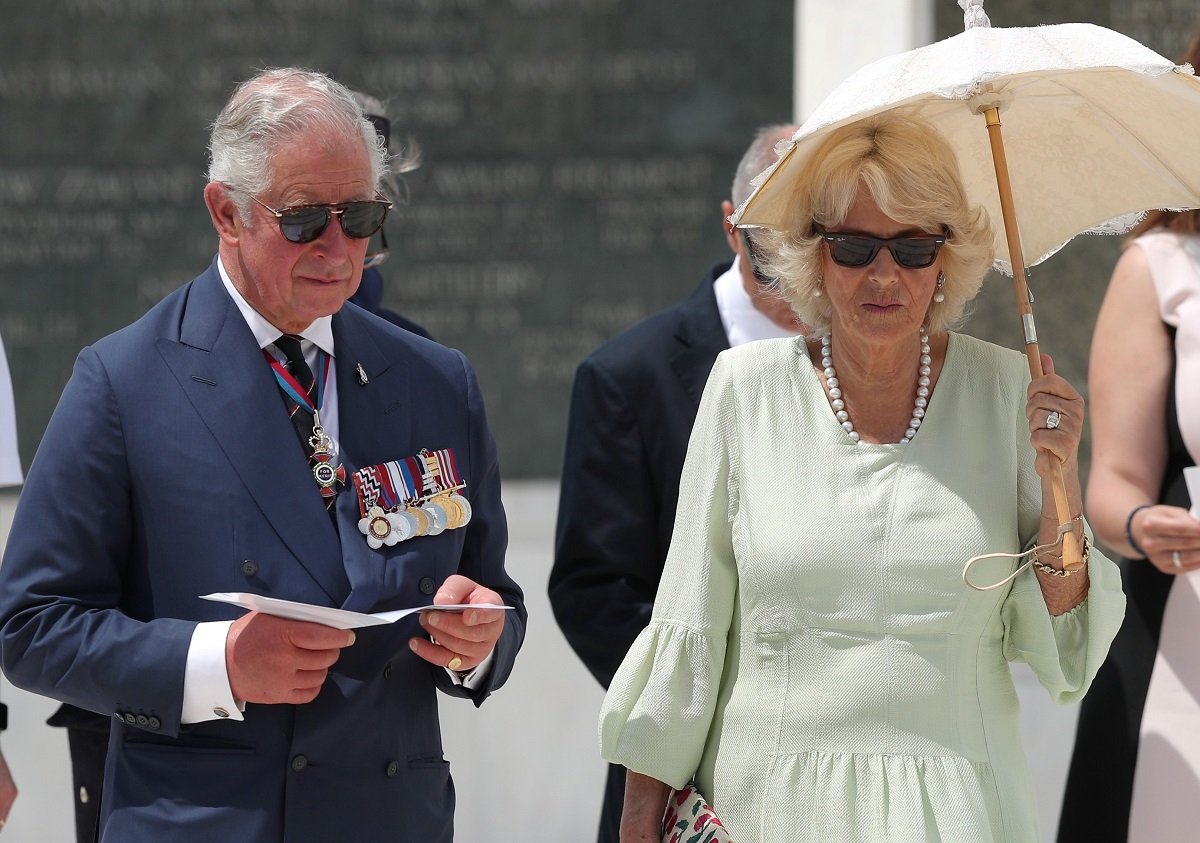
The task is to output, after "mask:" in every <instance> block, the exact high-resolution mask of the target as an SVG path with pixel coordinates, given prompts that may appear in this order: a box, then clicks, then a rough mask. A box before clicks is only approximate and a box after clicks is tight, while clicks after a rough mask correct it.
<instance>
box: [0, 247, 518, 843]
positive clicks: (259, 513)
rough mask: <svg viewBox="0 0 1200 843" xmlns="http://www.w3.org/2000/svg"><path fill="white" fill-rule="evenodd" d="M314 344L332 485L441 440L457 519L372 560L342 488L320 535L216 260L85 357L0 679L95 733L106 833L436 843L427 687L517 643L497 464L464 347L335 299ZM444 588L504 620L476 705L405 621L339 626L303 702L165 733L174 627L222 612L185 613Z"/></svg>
mask: <svg viewBox="0 0 1200 843" xmlns="http://www.w3.org/2000/svg"><path fill="white" fill-rule="evenodd" d="M332 327H333V334H334V342H335V361H334V365H333V366H332V367H331V372H332V373H333V376H335V377H336V378H337V390H338V418H339V426H340V435H339V443H340V446H341V451H340V458H341V460H342V462H343V463H344V464H345V466H346V468H347V469H348V471H351V472H352V471H353V470H355V469H356V468H360V467H364V466H367V465H374V464H379V463H383V462H387V461H390V460H396V459H400V458H403V457H406V456H410V455H412V454H415V453H416V452H418V451H419V450H420V449H422V448H429V449H431V450H433V449H441V448H452V449H453V450H454V454H455V456H456V459H457V463H458V468H459V472H460V474H461V475H462V478H463V480H464V482H465V483H466V490H465V492H464V494H465V495H466V496H467V498H468V499H469V500H470V502H471V504H472V507H473V510H474V514H473V518H472V519H471V521H470V522H469V524H468V525H467V526H465V527H463V528H461V529H456V530H447V531H445V532H444V533H442V534H440V535H438V536H423V537H419V538H414V539H410V540H408V541H405V542H401V543H399V544H397V545H395V546H394V547H390V548H389V547H387V546H384V547H383V548H381V549H380V550H378V551H376V550H371V549H370V548H369V547H368V546H367V544H366V542H365V540H364V537H363V536H362V535H361V534H360V533H359V532H358V529H357V522H358V518H359V512H358V506H357V500H356V496H355V493H354V490H353V488H352V487H350V486H347V487H344V488H343V489H342V491H341V493H340V494H339V495H338V497H337V503H336V527H335V524H334V522H333V520H331V518H330V517H329V514H328V513H327V512H326V511H325V509H324V506H323V502H322V499H321V498H320V496H319V494H318V491H317V487H316V485H315V483H314V480H313V477H312V475H311V472H310V468H309V466H308V464H307V462H306V460H305V458H304V455H303V453H302V452H301V449H300V447H299V444H298V442H297V440H296V435H295V432H294V430H293V428H292V426H291V423H290V421H289V419H288V417H287V415H286V412H285V410H284V406H283V402H282V400H281V398H280V393H279V390H278V388H277V387H276V384H275V382H274V380H273V378H272V375H271V372H270V369H269V367H268V366H267V365H266V363H265V362H264V361H263V358H262V355H261V352H260V350H259V348H258V346H257V343H256V341H255V339H254V337H253V335H252V333H251V331H250V329H249V327H248V326H247V324H246V322H245V320H244V319H243V318H242V316H241V314H240V313H239V312H238V310H237V307H236V305H235V304H234V302H233V301H232V300H231V298H230V297H229V295H228V293H227V292H226V290H225V289H224V287H223V285H222V283H221V280H220V277H219V275H218V272H217V270H216V265H215V262H214V264H213V265H212V266H211V267H210V268H209V270H208V271H207V272H205V273H204V274H203V275H201V276H200V277H199V278H197V279H195V280H194V281H192V282H190V283H189V284H187V285H185V286H184V287H182V288H181V289H179V290H178V291H176V292H175V293H173V294H171V295H170V296H168V297H167V298H166V299H165V300H163V301H162V302H161V303H160V304H158V305H157V306H156V307H154V308H153V309H152V310H151V311H150V312H149V313H148V314H146V315H145V316H144V317H143V318H142V319H140V320H139V321H138V322H136V323H134V324H133V325H131V326H129V327H127V328H125V329H123V330H121V331H118V332H117V333H115V334H113V335H111V336H109V337H106V338H105V339H103V340H101V341H99V342H98V343H96V344H95V345H94V346H92V347H90V348H87V349H84V351H83V352H82V353H81V354H80V356H79V359H78V361H77V363H76V366H75V371H74V373H73V375H72V377H71V380H70V382H69V383H68V385H67V387H66V389H65V391H64V393H63V396H62V399H61V400H60V403H59V405H58V407H57V409H56V410H55V412H54V415H53V418H52V419H51V421H50V424H49V426H48V428H47V431H46V434H45V437H44V438H43V440H42V443H41V446H40V448H39V451H38V454H37V456H36V458H35V460H34V463H33V465H32V467H31V470H30V473H29V481H28V483H27V484H26V487H25V490H24V493H23V494H22V496H21V500H20V503H19V506H18V511H17V513H16V517H15V520H14V524H13V528H12V533H11V537H10V540H9V543H8V547H7V551H6V553H5V558H4V564H3V567H2V568H0V657H2V659H3V667H4V671H5V673H6V674H7V675H8V676H9V678H10V679H11V680H12V681H13V682H14V683H15V684H18V685H20V686H22V687H25V688H28V689H29V690H32V691H35V692H38V693H41V694H45V695H47V696H52V697H55V698H57V699H60V700H62V701H64V702H68V703H72V704H74V705H78V706H80V707H83V708H87V709H90V710H93V711H98V712H102V713H105V714H111V715H113V716H114V721H113V722H114V726H113V730H112V736H111V742H110V747H109V757H108V766H107V775H106V792H105V804H104V808H103V816H102V831H103V836H104V839H111V840H120V841H161V840H173V841H205V843H211V841H213V840H239V841H280V840H285V841H318V840H320V841H325V840H361V841H368V840H385V839H386V840H397V839H406V840H422V841H443V840H445V841H448V840H450V839H451V836H452V813H453V806H454V792H453V785H452V783H451V780H450V775H449V767H448V764H447V762H446V760H445V759H444V757H443V754H442V745H441V737H440V732H439V728H438V715H437V702H436V694H435V687H438V688H441V689H442V690H443V691H444V692H446V693H449V694H455V695H460V696H470V697H471V698H473V699H474V701H475V703H476V704H479V703H480V702H482V700H483V699H484V698H485V697H486V696H487V695H488V694H489V693H490V692H491V691H492V690H493V689H495V688H496V687H498V686H499V685H501V684H502V683H503V682H504V681H505V679H506V678H507V677H508V675H509V672H510V670H511V668H512V664H513V659H514V656H515V654H516V651H517V649H518V648H519V646H520V643H521V640H522V638H523V634H524V626H525V612H524V609H523V604H522V596H521V591H520V589H519V588H518V586H517V585H516V583H514V582H513V581H512V579H511V578H510V577H509V576H508V575H507V574H506V572H505V570H504V552H505V546H506V543H507V528H506V524H505V518H504V512H503V509H502V506H501V503H500V481H499V474H498V469H497V462H496V452H495V446H494V443H493V441H492V437H491V434H490V432H489V430H488V426H487V423H486V420H485V416H484V410H483V404H482V400H481V397H480V394H479V389H478V386H477V384H476V381H475V377H474V374H473V373H472V371H471V368H470V366H469V365H468V363H467V362H466V359H465V358H464V357H463V356H462V355H461V354H459V353H458V352H456V351H452V350H449V349H446V348H443V347H442V346H439V345H437V344H435V343H432V342H429V341H426V340H424V339H422V338H420V337H416V336H414V335H412V334H410V333H408V332H405V331H401V330H399V329H397V328H395V327H393V326H391V325H389V324H388V323H386V322H385V321H383V320H381V319H378V318H376V317H374V316H372V315H370V314H368V313H366V312H365V311H362V310H360V309H359V308H357V307H355V306H353V305H346V306H344V307H343V308H342V309H341V310H340V311H339V312H338V313H337V314H335V315H334V317H333V320H332ZM358 367H361V370H362V372H363V374H365V375H366V378H365V380H366V382H365V383H363V382H362V381H363V380H364V379H363V378H361V377H360V376H359V374H358ZM453 573H460V574H463V575H465V576H467V577H469V578H471V579H472V580H475V581H476V582H478V583H481V584H482V585H485V586H487V587H489V588H492V589H494V590H495V591H497V592H498V593H499V594H500V595H501V597H502V598H503V600H504V602H505V603H507V604H509V605H513V606H516V607H517V611H515V612H507V613H506V624H505V629H504V633H503V635H502V636H501V638H500V640H499V642H498V643H497V646H496V649H495V660H494V663H493V664H492V666H491V669H490V672H488V673H487V675H486V679H485V681H484V682H483V683H482V685H481V686H480V687H478V688H477V689H475V690H474V691H467V690H465V689H463V688H462V687H460V686H457V685H454V684H453V683H452V682H451V680H450V677H449V675H448V674H447V673H446V671H444V670H443V669H441V668H439V667H435V666H432V665H430V664H428V663H426V662H424V661H422V660H420V659H418V658H417V657H416V655H415V654H413V653H412V652H411V651H410V649H409V647H408V644H407V641H408V639H409V638H410V637H411V636H413V635H419V634H422V632H421V630H420V628H419V626H418V625H417V623H416V621H415V619H414V618H412V617H410V618H407V619H405V620H402V621H399V622H397V623H396V624H392V625H389V626H384V627H370V628H365V629H360V630H358V631H357V640H356V642H355V643H354V644H353V645H352V646H350V647H348V648H346V649H345V650H343V651H342V654H341V657H340V659H339V661H338V662H337V663H336V664H335V665H334V666H333V668H332V669H331V670H330V673H329V676H328V678H327V680H326V682H325V684H324V686H323V687H322V690H321V692H320V694H319V695H318V697H317V698H316V699H315V700H314V701H313V702H311V703H308V704H305V705H297V706H294V705H255V704H250V705H247V706H246V709H245V720H244V721H241V722H237V721H230V720H220V719H216V720H211V721H205V722H200V723H195V724H192V725H184V724H181V722H180V718H181V705H182V694H183V685H184V669H185V662H186V659H187V653H188V647H189V643H190V640H191V636H192V632H193V629H194V627H195V625H196V623H197V622H199V621H212V620H226V619H231V618H235V617H237V616H238V615H240V614H241V610H240V609H237V608H235V607H232V606H229V605H226V604H221V603H214V602H210V601H205V600H201V599H199V596H200V595H202V594H208V593H210V592H222V591H249V592H255V593H258V594H263V595H268V596H271V597H278V598H283V599H287V600H295V601H301V602H305V603H314V604H319V605H323V606H332V607H342V608H346V609H351V610H355V611H362V612H377V611H384V610H388V609H395V608H401V607H409V606H416V605H421V604H425V603H429V602H432V595H433V593H434V591H435V590H436V588H437V587H438V586H439V585H440V584H441V583H442V581H443V580H445V579H446V577H447V576H449V575H450V574H453Z"/></svg>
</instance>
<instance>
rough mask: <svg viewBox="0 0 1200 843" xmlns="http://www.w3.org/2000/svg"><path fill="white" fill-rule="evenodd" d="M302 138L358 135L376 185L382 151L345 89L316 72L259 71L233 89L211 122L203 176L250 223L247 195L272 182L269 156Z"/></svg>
mask: <svg viewBox="0 0 1200 843" xmlns="http://www.w3.org/2000/svg"><path fill="white" fill-rule="evenodd" d="M301 136H305V142H306V143H314V142H315V143H323V144H327V145H328V146H329V147H330V148H336V147H338V146H341V145H344V144H345V143H346V139H347V138H349V137H358V138H361V140H362V142H363V146H364V147H365V149H366V151H367V154H368V156H369V159H370V164H371V181H372V184H373V185H374V190H376V191H378V190H379V188H380V187H381V185H382V182H383V177H384V174H385V173H386V171H387V166H388V155H387V150H386V149H384V147H383V144H382V142H381V141H380V139H379V138H378V136H377V135H376V134H375V127H374V126H373V125H371V122H370V121H369V120H367V119H366V118H365V117H364V116H363V111H362V109H361V108H360V107H359V106H358V103H356V102H355V100H354V95H353V94H352V93H351V92H350V90H349V89H348V88H346V87H345V86H344V85H342V84H341V83H339V82H337V81H335V80H334V79H332V78H330V77H329V76H326V75H325V74H323V73H318V72H316V71H310V70H301V69H299V68H294V67H284V68H273V69H269V70H263V71H260V72H258V73H257V74H255V75H254V76H252V77H251V78H249V79H247V80H246V81H245V82H243V83H242V84H241V85H239V86H238V87H237V90H235V91H234V92H233V95H232V96H231V97H230V98H229V101H228V102H227V103H226V104H225V107H224V108H222V109H221V113H220V114H218V115H217V119H216V120H215V121H214V122H213V125H212V134H211V135H210V137H209V143H208V151H209V158H210V162H211V163H210V164H209V168H208V179H209V181H213V182H220V183H222V184H225V185H227V186H228V187H229V188H230V189H231V190H232V191H233V192H234V194H235V201H236V202H237V206H238V210H239V213H240V215H241V217H242V221H243V222H244V223H246V224H249V220H250V204H251V197H255V196H258V195H260V194H262V193H264V192H266V191H267V190H268V189H269V188H270V186H271V182H272V179H273V173H272V169H271V163H272V159H273V158H274V156H275V155H276V153H278V152H279V150H280V149H281V147H283V146H284V145H285V144H287V143H290V142H294V141H296V140H297V139H298V138H300V137H301Z"/></svg>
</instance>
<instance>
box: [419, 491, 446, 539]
mask: <svg viewBox="0 0 1200 843" xmlns="http://www.w3.org/2000/svg"><path fill="white" fill-rule="evenodd" d="M421 509H422V511H424V512H425V514H426V515H428V516H429V535H431V536H436V535H440V534H441V533H443V532H445V530H446V527H448V526H449V524H450V519H449V517H448V516H447V515H446V510H444V509H442V505H441V504H440V503H438V500H437V498H434V499H432V500H428V501H426V502H425V503H423V504H421Z"/></svg>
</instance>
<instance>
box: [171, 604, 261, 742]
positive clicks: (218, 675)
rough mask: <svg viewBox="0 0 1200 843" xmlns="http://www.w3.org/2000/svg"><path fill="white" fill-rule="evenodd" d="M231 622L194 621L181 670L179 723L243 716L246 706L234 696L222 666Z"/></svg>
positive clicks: (232, 718) (240, 718) (231, 718)
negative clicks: (181, 687) (194, 625)
mask: <svg viewBox="0 0 1200 843" xmlns="http://www.w3.org/2000/svg"><path fill="white" fill-rule="evenodd" d="M232 625H233V621H209V622H206V623H198V624H196V630H195V631H194V632H193V633H192V643H191V644H190V645H189V647H188V655H187V667H186V668H185V670H184V674H183V713H182V716H181V717H180V718H179V720H180V722H181V723H185V724H186V723H203V722H204V721H206V720H242V719H243V717H242V711H243V709H244V707H245V706H243V705H238V703H237V701H236V700H234V698H233V690H232V689H231V688H230V687H229V671H228V670H227V669H226V667H225V640H226V639H227V638H228V637H229V627H230V626H232Z"/></svg>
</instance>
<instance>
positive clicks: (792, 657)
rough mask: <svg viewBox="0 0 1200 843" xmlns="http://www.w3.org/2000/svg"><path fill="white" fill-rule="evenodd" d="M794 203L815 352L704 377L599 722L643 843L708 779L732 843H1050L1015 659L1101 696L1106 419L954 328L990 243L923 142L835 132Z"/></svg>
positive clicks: (779, 240)
mask: <svg viewBox="0 0 1200 843" xmlns="http://www.w3.org/2000/svg"><path fill="white" fill-rule="evenodd" d="M789 210H790V214H791V219H790V220H789V221H788V223H787V224H786V225H785V226H783V227H781V228H780V229H779V230H773V231H768V232H764V233H763V235H762V236H761V237H759V236H756V239H755V242H756V244H758V243H761V245H762V247H763V250H764V256H765V258H766V266H765V267H764V269H765V271H766V272H767V273H768V274H769V275H771V276H775V277H778V278H779V279H780V281H781V284H782V288H783V291H784V293H785V295H787V296H788V298H789V300H790V301H791V303H792V306H793V308H795V310H796V311H797V315H798V316H799V318H800V319H801V320H802V321H804V322H805V323H807V324H809V325H811V326H813V331H814V333H813V335H812V338H811V339H808V340H807V341H806V340H805V339H803V338H800V339H781V340H767V341H763V342H760V343H754V344H751V345H747V346H744V347H741V348H736V349H732V350H730V351H727V352H723V353H722V354H721V355H720V357H719V358H718V360H717V364H716V366H715V368H714V370H713V374H712V376H711V377H710V379H709V381H708V385H707V387H706V389H705V394H704V399H703V401H702V404H701V408H700V413H699V417H698V419H697V422H696V427H695V430H694V432H693V435H692V440H691V443H690V445H689V450H688V456H687V461H686V463H685V468H684V472H683V479H682V483H681V488H680V496H679V509H678V515H677V518H676V522H675V530H674V534H673V538H672V544H671V549H670V552H669V554H668V558H667V562H666V569H665V571H664V576H663V580H662V584H661V586H660V588H659V591H658V596H657V599H656V602H655V606H654V612H653V617H652V620H651V623H650V625H649V627H648V628H647V629H646V630H645V632H643V633H642V634H641V636H640V637H639V638H638V640H637V641H636V642H635V643H634V645H633V647H632V649H631V650H630V652H629V655H628V656H627V658H626V659H625V661H624V662H623V663H622V665H621V667H620V669H619V670H618V672H617V675H616V677H615V678H614V680H613V682H612V685H611V687H610V689H609V691H608V694H607V696H606V697H605V701H604V704H603V707H602V710H601V715H600V736H601V749H602V754H603V755H604V757H605V758H606V759H607V760H609V761H611V762H614V763H619V764H623V765H625V766H626V767H628V768H629V770H630V773H629V777H628V784H627V790H626V797H625V811H624V815H623V819H622V837H621V839H622V841H626V843H628V842H629V841H646V840H658V839H659V835H660V834H661V830H660V824H661V822H662V817H663V813H664V807H665V805H666V803H667V800H668V795H669V793H670V791H671V790H672V789H678V788H681V787H683V786H684V785H685V784H687V783H688V782H689V781H693V782H694V783H695V784H696V786H697V787H698V788H699V790H700V792H701V793H702V794H704V795H705V796H706V797H708V798H709V800H710V801H711V804H712V807H713V808H714V809H715V811H716V814H717V816H719V817H720V818H721V820H722V821H723V823H724V825H725V827H726V829H727V830H728V832H729V834H730V836H731V837H732V838H733V840H734V841H736V843H749V842H750V841H772V843H774V841H787V843H806V841H812V843H817V842H818V841H819V842H820V843H830V842H831V841H862V843H868V841H869V843H880V841H897V843H901V842H902V843H921V841H929V842H930V843H932V841H951V840H953V841H968V840H969V841H972V843H988V842H989V841H994V842H995V843H998V842H999V841H1007V843H1029V841H1033V840H1036V839H1037V838H1038V816H1037V810H1036V804H1035V797H1034V793H1033V787H1032V783H1031V780H1030V777H1029V772H1028V768H1027V764H1026V761H1025V758H1024V755H1023V751H1022V749H1021V743H1020V740H1019V736H1018V718H1017V705H1018V703H1017V696H1016V693H1015V691H1014V688H1013V682H1012V678H1011V674H1010V672H1009V670H1008V662H1011V661H1024V662H1028V663H1029V665H1030V666H1031V667H1032V669H1033V671H1034V673H1035V674H1036V675H1037V677H1038V679H1039V680H1040V681H1041V683H1042V684H1043V685H1044V686H1045V687H1046V688H1047V690H1048V691H1049V692H1050V694H1051V695H1052V697H1053V698H1054V699H1055V700H1057V701H1059V702H1073V701H1076V700H1078V699H1079V698H1080V697H1081V696H1082V695H1083V694H1084V693H1085V692H1086V690H1087V688H1088V685H1089V683H1090V681H1091V679H1092V677H1093V676H1094V674H1095V671H1096V670H1097V669H1098V667H1099V666H1100V663H1101V662H1102V661H1103V660H1104V657H1105V655H1106V653H1107V651H1108V646H1109V642H1110V641H1111V640H1112V637H1113V635H1114V634H1115V633H1116V630H1117V628H1118V626H1119V625H1120V622H1121V618H1122V616H1123V613H1124V595H1123V594H1122V592H1121V585H1120V579H1119V575H1118V572H1117V569H1116V566H1115V565H1113V564H1112V562H1110V561H1109V560H1108V559H1106V558H1105V557H1104V556H1103V555H1102V554H1101V553H1099V552H1097V551H1096V550H1090V552H1089V551H1088V549H1087V548H1088V544H1087V542H1086V541H1085V540H1084V537H1085V534H1086V533H1087V527H1086V525H1085V524H1084V523H1083V516H1082V500H1081V493H1080V485H1079V477H1078V450H1079V442H1080V435H1081V432H1082V429H1083V422H1084V402H1083V399H1082V398H1081V397H1080V395H1079V393H1078V392H1077V391H1076V390H1075V389H1074V388H1073V387H1072V386H1071V384H1069V383H1068V382H1067V381H1066V380H1065V379H1064V378H1062V377H1061V376H1059V375H1057V374H1055V372H1054V366H1053V363H1052V361H1051V360H1050V358H1049V357H1048V356H1043V366H1044V368H1045V371H1046V374H1045V375H1044V376H1042V377H1040V378H1038V379H1037V380H1035V381H1033V382H1032V383H1031V382H1030V380H1029V373H1028V370H1027V367H1026V363H1025V359H1024V356H1023V355H1022V354H1019V353H1018V352H1015V351H1011V350H1006V349H1001V348H999V347H996V346H993V345H991V344H988V343H985V342H982V341H980V340H976V339H973V338H970V337H967V336H964V335H962V334H957V333H953V332H951V331H950V330H949V329H950V328H951V327H952V326H954V325H955V324H956V323H957V322H959V321H960V318H961V316H962V313H963V310H964V307H965V305H966V303H967V302H968V301H969V300H970V299H971V298H972V297H973V296H974V295H975V293H976V292H977V291H978V289H979V287H980V284H981V283H982V280H983V277H984V274H985V273H986V271H987V269H988V267H989V266H990V265H991V262H992V249H991V234H990V228H989V226H988V222H987V219H986V216H985V215H984V213H983V212H982V211H981V210H979V209H977V208H973V207H970V206H968V204H967V202H966V199H965V195H964V193H963V190H962V187H961V181H960V176H959V173H958V169H957V162H956V159H955V156H954V153H953V151H952V150H951V149H950V148H949V147H948V146H947V145H946V144H945V142H944V141H943V140H942V139H941V138H940V136H938V135H937V134H936V132H934V130H933V129H932V128H931V127H929V126H928V124H925V123H923V122H919V121H917V120H915V119H911V118H908V117H904V116H890V117H886V116H881V117H875V118H871V119H868V120H864V121H860V122H858V123H856V124H853V125H851V126H848V127H845V128H843V129H842V130H840V131H837V132H835V133H832V134H831V135H830V137H829V139H828V140H827V141H826V143H825V144H824V145H823V146H822V147H821V148H820V149H819V150H818V151H817V152H816V153H815V154H814V156H813V158H812V160H811V162H810V164H809V166H808V168H807V169H806V171H805V174H804V176H803V177H802V178H801V179H800V181H799V182H798V184H797V186H796V188H795V193H794V195H793V197H792V202H791V204H790V208H789ZM1057 469H1061V471H1062V474H1063V477H1064V480H1065V484H1066V496H1067V500H1068V504H1069V507H1070V512H1071V515H1072V518H1071V519H1070V520H1069V521H1068V522H1067V523H1065V524H1060V523H1059V518H1058V517H1057V515H1056V508H1055V505H1054V499H1053V495H1052V493H1051V490H1050V485H1049V481H1048V480H1047V479H1046V478H1048V477H1049V476H1050V475H1051V473H1052V471H1054V470H1057ZM1067 532H1070V533H1073V534H1074V536H1075V538H1076V540H1077V541H1078V542H1080V546H1081V547H1083V548H1084V556H1085V558H1086V563H1085V564H1084V565H1083V566H1082V567H1079V568H1075V569H1072V570H1070V571H1067V570H1065V569H1064V565H1063V559H1062V549H1061V537H1062V536H1063V535H1064V534H1065V533H1067ZM996 552H1005V553H1008V554H1011V556H1009V557H1006V558H987V559H982V560H979V561H978V563H977V564H973V566H971V568H970V571H969V577H968V573H967V572H965V571H964V563H966V562H967V560H968V559H971V558H972V557H976V556H980V555H983V554H988V553H996ZM1022 557H1026V558H1027V562H1026V564H1022V563H1021V562H1020V561H1019V560H1020V559H1021V558H1022ZM1010 575H1012V577H1011V579H1008V580H1007V581H1006V577H1009V576H1010ZM966 578H969V579H970V580H971V581H972V582H973V583H976V584H988V585H996V586H997V587H995V588H992V589H990V590H975V589H972V588H968V587H967V585H965V584H964V579H966Z"/></svg>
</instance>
